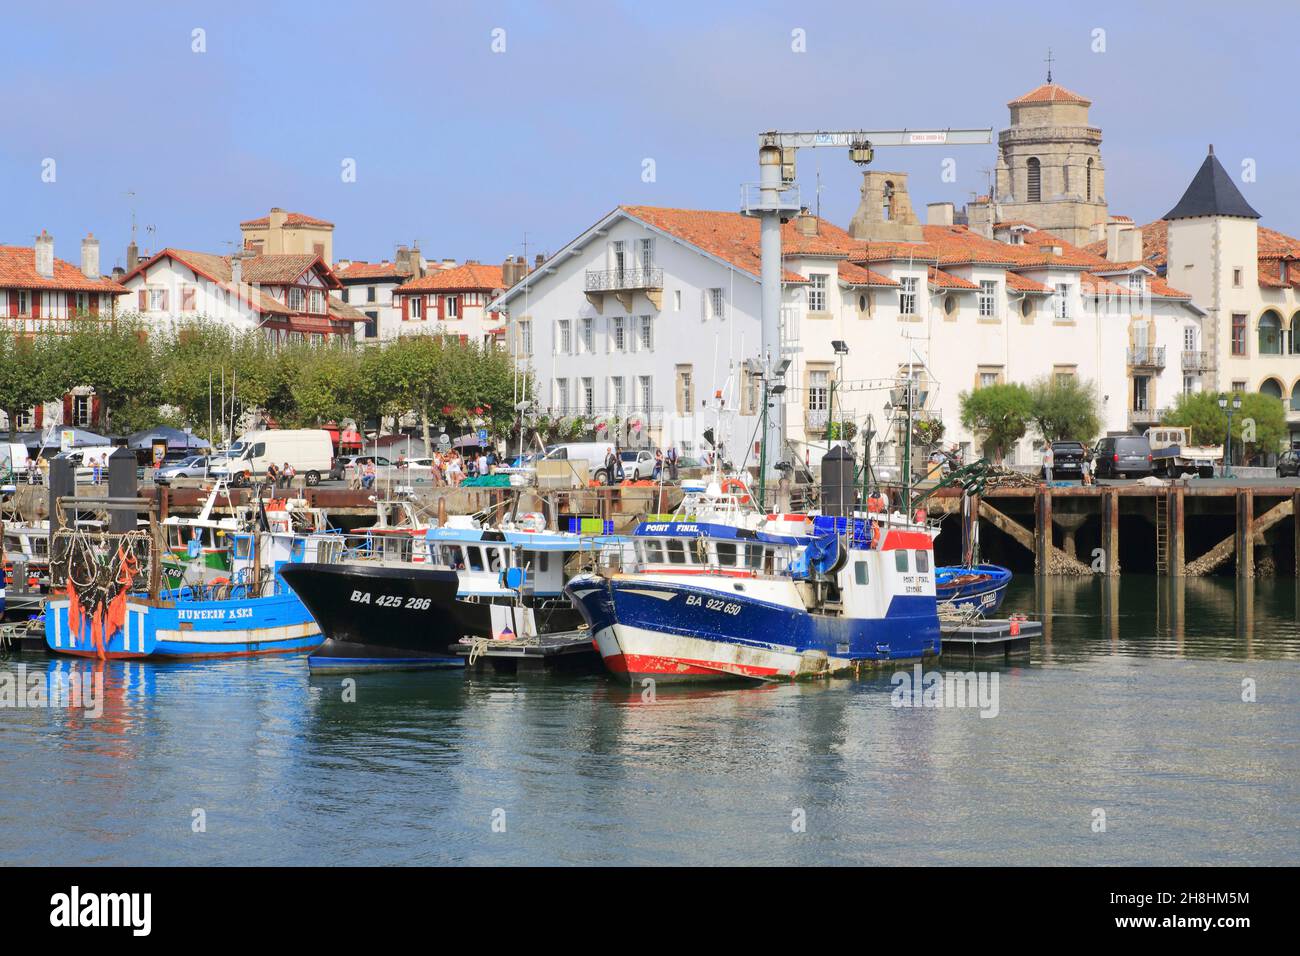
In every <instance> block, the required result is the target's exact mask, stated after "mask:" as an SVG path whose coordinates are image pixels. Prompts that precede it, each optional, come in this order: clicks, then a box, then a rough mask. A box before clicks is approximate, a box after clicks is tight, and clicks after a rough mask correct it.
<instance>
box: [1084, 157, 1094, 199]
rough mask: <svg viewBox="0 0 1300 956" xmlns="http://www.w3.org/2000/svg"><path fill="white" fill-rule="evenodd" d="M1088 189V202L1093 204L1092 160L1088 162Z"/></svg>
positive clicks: (1086, 178) (1086, 180)
mask: <svg viewBox="0 0 1300 956" xmlns="http://www.w3.org/2000/svg"><path fill="white" fill-rule="evenodd" d="M1085 182H1086V183H1087V189H1088V202H1092V160H1091V159H1090V160H1088V170H1087V175H1086V177H1085Z"/></svg>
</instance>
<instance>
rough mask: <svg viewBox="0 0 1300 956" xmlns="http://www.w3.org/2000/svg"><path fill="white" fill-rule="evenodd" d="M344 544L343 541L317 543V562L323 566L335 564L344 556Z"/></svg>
mask: <svg viewBox="0 0 1300 956" xmlns="http://www.w3.org/2000/svg"><path fill="white" fill-rule="evenodd" d="M342 551H343V542H341V541H318V542H316V560H317V561H320V562H321V563H323V564H335V563H336V562H337V561H338V560H339V558H340V557H341V556H342Z"/></svg>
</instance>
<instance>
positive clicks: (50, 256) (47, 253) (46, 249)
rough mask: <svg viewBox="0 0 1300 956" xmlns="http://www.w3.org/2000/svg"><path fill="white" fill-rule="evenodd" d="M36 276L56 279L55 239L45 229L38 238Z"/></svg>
mask: <svg viewBox="0 0 1300 956" xmlns="http://www.w3.org/2000/svg"><path fill="white" fill-rule="evenodd" d="M36 274H37V275H38V276H40V277H41V278H42V279H53V278H54V237H53V236H51V235H50V234H49V233H48V232H46V231H45V230H44V229H42V230H41V234H40V235H39V236H37V237H36Z"/></svg>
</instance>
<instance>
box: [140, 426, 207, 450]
mask: <svg viewBox="0 0 1300 956" xmlns="http://www.w3.org/2000/svg"><path fill="white" fill-rule="evenodd" d="M164 438H165V439H166V440H167V448H168V450H179V451H184V450H188V449H190V448H210V447H212V446H211V445H210V444H209V443H208V442H207V440H206V439H203V438H200V437H199V436H198V435H192V434H190V433H189V432H183V431H181V430H180V429H179V428H171V427H170V426H167V425H159V426H158V427H157V428H149V429H146V430H145V431H142V432H136V433H134V434H133V435H131V436H129V437H128V438H127V440H126V444H127V447H128V448H130V449H131V450H132V451H140V450H142V449H147V448H152V447H153V443H154V442H155V441H160V440H162V439H164Z"/></svg>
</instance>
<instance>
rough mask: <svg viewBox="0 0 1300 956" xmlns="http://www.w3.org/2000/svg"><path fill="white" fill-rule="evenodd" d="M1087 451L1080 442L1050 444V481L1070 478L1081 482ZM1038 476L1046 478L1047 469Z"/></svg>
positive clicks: (1043, 469) (1042, 470) (1055, 442)
mask: <svg viewBox="0 0 1300 956" xmlns="http://www.w3.org/2000/svg"><path fill="white" fill-rule="evenodd" d="M1088 457H1089V455H1088V449H1087V447H1085V446H1084V444H1083V442H1081V441H1054V442H1052V480H1053V481H1055V480H1057V479H1063V480H1066V481H1068V480H1069V479H1071V478H1078V479H1079V480H1080V481H1082V480H1083V463H1084V462H1085V461H1087V460H1088ZM1039 475H1040V476H1041V477H1043V478H1046V477H1047V469H1046V468H1042V469H1040V470H1039Z"/></svg>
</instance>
